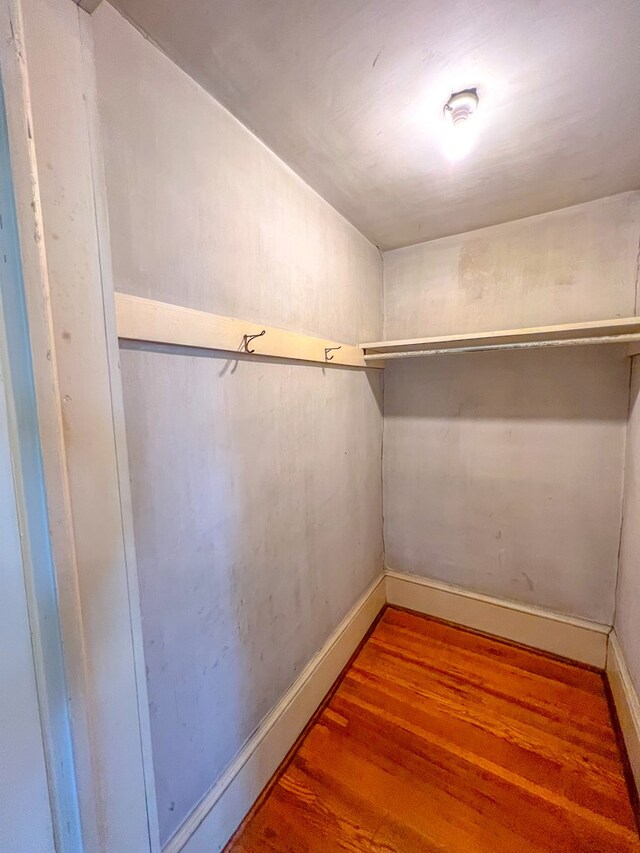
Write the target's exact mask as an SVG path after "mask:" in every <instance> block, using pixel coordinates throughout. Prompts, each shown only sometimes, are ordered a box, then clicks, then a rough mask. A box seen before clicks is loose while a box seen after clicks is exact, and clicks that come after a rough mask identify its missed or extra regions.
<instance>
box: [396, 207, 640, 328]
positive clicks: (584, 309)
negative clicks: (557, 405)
mask: <svg viewBox="0 0 640 853" xmlns="http://www.w3.org/2000/svg"><path fill="white" fill-rule="evenodd" d="M639 240H640V193H639V192H631V193H624V194H622V195H618V196H612V197H611V198H606V199H601V200H599V201H595V202H590V203H588V204H582V205H578V206H576V207H571V208H567V209H565V210H558V211H554V212H553V213H545V214H543V215H541V216H534V217H530V218H528V219H521V220H518V221H516V222H508V223H506V224H504V225H496V226H494V227H492V228H484V229H482V230H479V231H471V232H468V233H466V234H460V235H457V236H454V237H446V238H444V239H441V240H434V241H432V242H429V243H420V244H418V245H416V246H409V247H408V248H405V249H397V250H395V251H392V252H385V253H384V255H383V259H384V287H385V302H384V310H385V320H384V336H385V338H387V339H395V338H410V337H418V336H425V335H446V334H453V333H455V332H476V331H477V332H484V331H491V330H492V329H512V328H520V327H528V326H544V325H550V324H554V323H570V322H573V321H575V322H582V321H588V320H605V319H607V320H608V319H612V318H614V317H627V316H632V315H633V314H634V313H635V282H636V276H637V257H638V242H639Z"/></svg>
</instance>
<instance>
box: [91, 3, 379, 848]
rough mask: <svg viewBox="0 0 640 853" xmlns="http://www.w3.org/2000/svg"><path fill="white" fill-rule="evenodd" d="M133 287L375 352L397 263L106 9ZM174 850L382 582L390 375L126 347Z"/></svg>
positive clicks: (145, 604)
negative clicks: (205, 802) (387, 269)
mask: <svg viewBox="0 0 640 853" xmlns="http://www.w3.org/2000/svg"><path fill="white" fill-rule="evenodd" d="M92 22H93V24H92V25H93V28H94V38H95V45H96V48H95V49H96V66H97V77H98V98H99V108H100V114H101V121H102V127H103V146H104V153H105V170H106V181H107V193H108V204H109V219H110V229H111V241H112V254H113V266H114V275H115V282H116V289H118V290H121V291H125V292H128V293H133V294H136V295H140V296H148V297H152V298H155V299H160V300H164V301H168V302H174V303H178V304H181V305H187V306H190V307H194V308H200V309H205V310H209V311H213V312H216V313H220V314H228V315H230V316H237V317H241V318H242V317H245V318H247V319H248V320H255V321H258V322H264V323H266V324H272V325H276V326H282V327H284V328H291V329H293V330H295V331H307V332H310V333H312V334H318V335H323V336H326V337H330V338H333V339H337V340H345V341H348V342H357V341H358V340H363V339H365V338H371V337H379V335H380V334H381V319H382V304H381V303H382V269H381V266H382V264H381V258H380V254H379V252H378V250H377V249H376V248H375V247H374V246H373V245H372V244H370V243H369V242H368V241H367V240H365V239H364V238H363V237H362V236H361V235H360V234H359V233H358V232H357V231H356V230H355V229H354V228H353V227H352V226H351V225H349V224H348V223H347V222H346V221H345V220H344V219H343V218H341V217H340V216H339V215H338V214H337V213H336V212H335V211H334V210H333V209H332V208H331V207H329V206H328V205H327V204H326V203H325V202H324V201H323V200H322V199H321V198H320V197H319V196H318V195H316V194H315V193H314V192H313V191H312V190H310V189H309V188H308V187H307V186H306V185H305V184H304V183H303V182H302V181H300V179H298V178H297V177H296V176H295V175H294V174H293V173H292V172H291V171H290V170H289V169H288V168H287V167H286V166H285V165H284V164H283V163H282V162H281V161H280V160H278V159H277V158H276V157H275V156H274V155H273V154H272V153H271V152H269V151H268V149H266V148H265V147H264V146H263V145H262V144H261V143H260V142H259V141H258V140H257V139H256V138H255V137H253V136H252V135H251V134H250V133H249V132H248V131H247V130H246V129H245V128H243V127H242V126H241V125H240V124H239V123H238V122H237V121H236V120H235V119H234V118H233V117H232V116H231V115H230V114H229V113H228V112H227V111H226V110H224V109H223V108H222V107H221V106H220V105H219V104H218V103H216V102H215V101H214V100H212V99H211V98H210V97H209V96H208V95H207V94H206V93H205V92H204V91H203V90H202V89H200V88H199V87H198V86H197V85H196V84H195V83H194V82H193V81H192V80H191V79H190V78H189V77H187V76H186V75H185V74H184V73H183V72H182V71H180V70H179V69H178V68H177V67H176V66H174V65H173V64H172V63H171V62H170V61H169V60H168V59H167V58H166V57H164V56H163V55H162V54H161V53H160V52H159V51H158V50H157V49H156V48H154V47H153V46H152V45H151V44H150V43H149V42H148V41H146V40H145V39H144V38H143V37H142V36H141V35H140V34H139V33H137V32H136V31H135V30H134V29H133V28H132V27H131V26H130V25H129V24H127V23H126V22H125V21H124V20H123V19H122V18H120V17H119V15H118V14H117V13H116V12H115V11H114V10H113V9H112V8H111V7H110V6H108V5H107V4H102V5H101V6H100V8H99V9H98V11H97V12H96V13H95V15H93V16H92ZM121 363H122V372H123V382H124V394H125V411H126V421H127V438H128V444H129V454H130V460H129V462H130V472H131V478H132V497H133V509H134V523H135V536H136V550H137V557H138V572H139V578H140V593H141V608H142V618H143V631H144V640H145V657H146V664H147V671H148V686H149V698H150V707H151V726H152V739H153V752H154V765H155V775H156V786H157V793H158V810H159V818H160V827H161V836H162V839H163V840H164V841H166V840H167V839H168V837H169V836H170V835H171V834H172V833H173V831H174V830H175V829H176V828H177V827H178V826H179V825H180V823H181V822H182V820H183V819H184V817H185V816H186V815H187V814H188V812H189V811H190V810H191V809H192V808H193V807H194V806H195V805H196V804H197V802H198V801H199V800H200V798H201V797H202V796H203V795H204V794H205V793H206V792H207V790H208V789H209V788H210V787H211V786H212V785H213V783H214V782H215V781H216V779H217V778H218V777H219V776H220V774H221V773H222V771H223V770H224V768H225V767H226V765H228V763H229V762H230V761H231V760H232V759H233V757H234V755H235V754H236V753H237V751H238V750H239V748H240V747H241V746H242V744H243V743H244V742H245V740H246V739H247V738H248V737H249V736H250V735H251V733H252V732H253V730H254V729H255V727H256V726H257V724H258V723H259V722H260V720H261V718H262V717H264V715H265V714H266V713H267V712H268V711H269V710H270V709H271V707H272V706H273V705H274V704H275V702H276V701H277V700H278V699H279V698H280V696H281V695H282V694H283V692H284V691H285V690H286V688H287V687H288V686H289V685H290V684H291V682H292V681H293V680H294V678H295V677H296V675H297V674H298V673H299V672H300V671H301V669H302V668H303V666H304V665H305V664H306V663H307V661H308V660H309V659H310V657H311V656H312V655H313V654H314V652H316V651H317V650H318V649H319V648H320V647H321V646H322V644H323V643H324V641H325V640H326V639H327V637H328V636H329V634H330V633H331V631H332V630H333V629H334V628H335V627H336V625H337V624H338V623H339V621H340V620H341V618H342V617H343V616H344V615H345V613H346V612H347V611H348V610H349V608H350V607H351V606H352V604H353V603H354V602H355V601H356V599H357V598H358V596H359V595H360V594H361V593H362V591H363V590H364V589H365V587H366V586H367V585H368V584H369V583H370V582H371V580H372V579H373V578H374V577H375V576H376V574H377V573H379V572H380V571H381V568H382V521H381V510H382V497H381V477H380V455H381V432H382V418H381V377H380V374H379V372H377V371H369V372H367V373H365V372H363V371H356V370H349V369H335V368H326V369H323V368H321V367H316V366H310V365H302V364H300V365H298V364H291V363H277V362H273V363H271V362H265V361H260V362H255V361H254V362H252V361H250V360H242V359H239V360H237V361H228V360H226V359H223V358H217V357H215V356H212V355H211V354H204V353H200V354H196V353H194V352H185V351H178V350H173V351H171V350H167V351H160V350H152V349H146V350H145V349H134V348H129V349H123V350H122V351H121Z"/></svg>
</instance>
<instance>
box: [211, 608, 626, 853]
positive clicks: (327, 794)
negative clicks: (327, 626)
mask: <svg viewBox="0 0 640 853" xmlns="http://www.w3.org/2000/svg"><path fill="white" fill-rule="evenodd" d="M227 850H228V851H233V852H234V853H249V851H279V853H280V852H282V853H284V851H287V853H306V852H307V851H308V853H315V851H322V853H328V851H334V850H335V851H341V850H348V851H372V853H393V851H398V853H412V852H413V851H424V853H429V851H447V853H452V851H453V852H454V853H455V851H488V853H489V851H490V853H502V851H517V852H518V853H528V851H567V853H568V852H569V851H570V853H579V851H589V853H609V851H610V853H626V851H639V853H640V839H639V837H638V831H637V826H636V823H635V820H634V813H633V809H632V807H631V803H630V799H629V792H628V789H627V787H626V783H625V778H624V773H623V764H622V759H621V755H620V753H619V750H618V746H617V742H616V736H615V732H614V729H613V726H612V722H611V718H610V714H609V708H608V704H607V698H606V693H605V688H604V681H603V677H602V676H601V675H600V674H599V673H597V672H593V671H590V670H586V669H583V668H580V667H577V666H572V665H571V664H569V663H565V662H563V661H559V660H556V659H553V658H550V657H547V656H544V655H541V654H537V653H535V652H532V651H528V650H526V649H523V648H520V647H516V646H513V645H509V644H506V643H501V642H499V641H497V640H493V639H490V638H487V637H484V636H481V635H478V634H473V633H471V632H468V631H463V630H460V629H457V628H453V627H451V626H449V625H446V624H443V623H441V622H438V621H434V620H431V619H428V618H426V617H423V616H419V615H415V614H410V613H407V612H404V611H400V610H397V609H394V608H388V609H387V610H386V611H385V613H384V615H383V616H382V618H381V620H380V621H379V622H378V624H377V626H376V628H375V629H374V631H373V633H372V634H371V636H370V637H369V639H368V640H367V642H366V643H365V645H364V646H363V648H362V649H361V651H360V653H359V654H358V656H357V657H356V659H355V660H354V661H353V663H352V664H351V666H350V667H349V668H348V670H347V672H346V674H345V676H344V678H343V680H342V682H341V684H340V686H339V687H338V689H337V691H336V692H335V693H334V695H333V696H332V698H331V699H330V701H329V702H328V704H327V705H326V706H325V707H324V709H323V710H322V712H321V713H320V714H319V716H318V718H317V720H316V722H315V723H314V724H313V725H312V727H311V728H310V730H309V731H308V732H307V734H306V736H305V737H304V739H303V740H302V742H301V743H300V744H299V746H298V748H297V750H296V752H295V753H294V755H293V757H292V759H291V760H290V761H289V764H288V765H287V766H286V768H285V769H284V772H282V773H281V775H280V776H279V778H278V779H277V781H276V782H275V784H274V785H273V786H272V788H271V789H270V791H269V793H268V795H267V796H266V797H265V798H264V799H263V801H262V802H261V804H260V805H259V807H258V808H257V809H255V810H254V813H253V814H252V815H251V816H250V818H249V819H248V821H246V822H245V825H244V826H243V827H242V828H241V830H240V831H239V832H238V833H237V835H236V837H235V838H234V839H232V841H231V842H230V844H229V846H228V848H227Z"/></svg>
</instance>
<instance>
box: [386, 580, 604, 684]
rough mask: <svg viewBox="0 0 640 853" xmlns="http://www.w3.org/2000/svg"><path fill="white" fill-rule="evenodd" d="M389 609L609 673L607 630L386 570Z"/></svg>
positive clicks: (593, 624) (582, 621)
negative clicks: (442, 621)
mask: <svg viewBox="0 0 640 853" xmlns="http://www.w3.org/2000/svg"><path fill="white" fill-rule="evenodd" d="M385 577H386V595H387V602H388V603H389V604H395V605H397V606H398V607H406V608H407V609H409V610H415V611H416V612H418V613H425V614H427V615H429V616H436V617H438V618H439V619H445V620H447V621H448V622H455V623H456V624H458V625H462V626H464V627H466V628H473V629H475V630H477V631H483V632H485V633H487V634H493V635H495V636H496V637H502V638H504V639H507V640H512V641H513V642H516V643H522V645H525V646H531V647H533V648H534V649H539V650H541V651H545V652H551V653H552V654H555V655H560V656H562V657H566V658H570V659H571V660H575V661H579V662H580V663H585V664H589V665H590V666H595V667H598V668H599V669H604V667H605V664H606V659H607V636H608V634H609V631H610V630H611V629H610V627H609V626H608V625H600V624H599V623H597V622H588V621H586V620H582V619H573V618H571V617H568V616H562V615H560V614H558V613H554V612H552V611H549V610H543V609H538V608H534V607H528V606H526V605H522V604H517V603H516V602H511V601H505V600H503V599H499V598H492V597H491V596H488V595H481V594H479V593H474V592H469V591H468V590H465V589H461V588H460V587H455V586H450V585H449V584H445V583H441V582H440V581H435V580H427V579H425V578H420V577H417V576H415V575H407V574H400V573H399V572H394V571H392V570H390V569H387V571H386V573H385Z"/></svg>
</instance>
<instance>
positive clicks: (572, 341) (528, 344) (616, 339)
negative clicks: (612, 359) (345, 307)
mask: <svg viewBox="0 0 640 853" xmlns="http://www.w3.org/2000/svg"><path fill="white" fill-rule="evenodd" d="M634 341H640V334H638V333H636V334H628V335H601V336H600V337H593V338H561V339H559V340H549V341H522V342H519V343H510V344H481V345H475V346H468V347H446V348H441V349H425V350H409V351H407V352H380V353H371V354H367V355H365V357H364V360H365V361H366V362H367V364H369V363H375V362H376V361H381V360H384V361H388V360H389V359H394V358H422V357H423V356H427V355H448V354H450V353H464V352H490V351H495V350H518V349H543V348H545V347H571V346H573V347H575V346H582V345H593V344H628V343H632V342H634Z"/></svg>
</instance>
